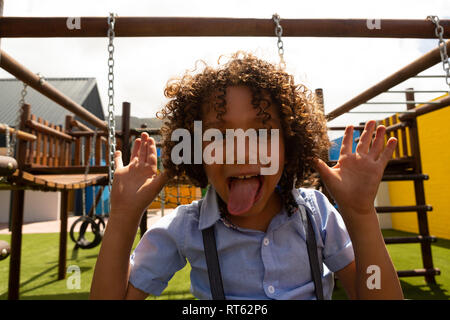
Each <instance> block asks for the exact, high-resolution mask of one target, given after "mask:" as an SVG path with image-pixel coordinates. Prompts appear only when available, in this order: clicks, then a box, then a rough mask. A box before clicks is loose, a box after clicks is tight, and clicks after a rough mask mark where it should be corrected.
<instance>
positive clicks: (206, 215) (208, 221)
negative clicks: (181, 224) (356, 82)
mask: <svg viewBox="0 0 450 320" xmlns="http://www.w3.org/2000/svg"><path fill="white" fill-rule="evenodd" d="M219 219H220V211H219V206H218V204H217V194H216V190H215V189H214V187H213V186H212V185H209V187H208V191H207V192H206V195H205V197H204V198H203V203H202V206H201V208H200V218H199V223H198V228H199V229H200V230H203V229H207V228H209V227H211V226H212V225H213V224H215V223H216V222H217V221H218V220H219Z"/></svg>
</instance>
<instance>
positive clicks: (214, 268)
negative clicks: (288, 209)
mask: <svg viewBox="0 0 450 320" xmlns="http://www.w3.org/2000/svg"><path fill="white" fill-rule="evenodd" d="M202 202H203V201H200V203H199V205H200V206H201V205H202ZM300 214H301V216H302V220H303V225H305V224H306V228H305V232H306V247H307V250H308V257H309V265H310V267H311V274H312V278H313V281H314V291H315V294H316V297H317V300H324V298H323V287H322V275H321V271H320V265H319V257H318V255H317V242H316V237H315V233H314V229H313V226H312V222H311V218H310V217H309V215H308V214H307V213H306V212H305V210H304V208H302V209H300ZM202 236H203V247H204V249H205V257H206V267H207V269H208V277H209V285H210V287H211V295H212V298H213V300H226V298H225V293H224V290H223V283H222V274H221V272H220V265H219V257H218V254H217V246H216V237H215V235H214V225H212V226H211V227H209V228H207V229H204V230H202Z"/></svg>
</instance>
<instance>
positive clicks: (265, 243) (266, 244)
mask: <svg viewBox="0 0 450 320" xmlns="http://www.w3.org/2000/svg"><path fill="white" fill-rule="evenodd" d="M263 243H264V245H265V246H268V245H269V243H270V241H269V239H268V238H264V241H263Z"/></svg>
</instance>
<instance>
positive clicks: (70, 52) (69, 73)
mask: <svg viewBox="0 0 450 320" xmlns="http://www.w3.org/2000/svg"><path fill="white" fill-rule="evenodd" d="M4 1H5V8H4V15H5V16H72V17H77V16H105V17H106V16H107V15H108V14H109V12H115V13H117V14H118V15H119V16H199V17H207V16H210V17H251V18H271V16H272V14H273V13H275V12H277V13H278V14H279V15H280V16H281V18H371V19H376V18H385V19H386V18H398V19H425V18H426V17H427V15H438V16H439V17H441V18H445V17H447V18H448V17H449V13H450V1H444V0H441V1H438V0H428V1H424V0H420V1H418V0H409V1H403V0H397V1H392V0H390V1H384V0H377V1H362V0H359V1H343V0H341V1H332V0H330V1H325V0H317V1H242V0H239V1H235V0H230V1H211V0H209V1H174V0H165V1H160V0H158V1H131V0H128V1H111V0H109V1H104V0H97V1H88V0H78V1H65V0H53V1H52V0H39V1H38V0H4ZM283 41H284V48H285V59H286V62H287V71H288V72H290V73H292V74H294V76H295V79H296V81H298V82H303V83H305V84H306V85H307V86H308V87H309V88H311V89H315V88H323V90H324V95H325V111H326V112H329V111H331V110H333V109H334V108H336V107H338V106H339V105H341V104H342V103H344V102H346V101H347V100H349V99H350V98H352V97H354V96H355V95H357V94H359V93H360V92H361V91H363V90H365V89H367V88H368V87H369V86H371V85H373V84H375V83H377V82H378V81H380V80H382V79H384V78H385V77H387V76H388V75H390V74H392V73H393V72H395V71H397V70H398V69H400V68H401V67H403V66H404V65H406V64H408V63H410V62H411V61H413V60H414V59H416V58H418V57H419V56H420V55H422V54H423V53H425V52H427V51H429V50H431V49H433V48H435V47H436V46H437V40H418V39H356V38H285V39H283ZM1 47H2V49H3V50H5V51H6V52H8V53H9V54H11V55H12V56H13V57H15V58H16V59H17V60H18V61H19V62H21V63H23V64H24V65H26V66H27V67H28V68H30V69H31V70H32V71H33V72H36V73H37V72H40V73H41V74H43V75H44V76H46V77H96V78H97V81H98V84H99V89H100V94H101V95H102V100H103V103H104V107H105V108H106V104H105V103H106V101H107V100H106V98H107V96H106V95H107V90H106V89H107V65H106V62H107V51H106V47H107V39H106V38H104V39H100V38H92V39H86V38H84V39H68V38H65V39H61V38H60V39H58V38H56V39H3V40H2V42H1ZM115 47H116V52H115V61H116V64H115V66H116V67H115V73H116V75H115V79H116V83H115V88H116V99H115V101H116V108H117V109H118V113H119V114H120V112H121V111H120V104H121V102H122V101H129V102H131V105H132V115H134V116H138V117H153V116H155V113H156V111H157V110H159V109H160V108H161V107H162V106H163V105H164V103H165V98H164V96H163V89H164V86H165V84H166V82H167V80H168V79H169V78H171V77H175V76H179V75H181V74H182V73H183V72H184V71H185V70H186V69H192V68H193V67H194V64H195V61H196V60H198V59H203V60H205V61H207V62H208V63H209V64H215V63H216V61H217V58H218V57H219V56H220V55H221V54H231V53H233V52H235V51H237V50H247V51H250V52H253V53H255V54H257V55H258V56H260V57H262V58H264V59H267V60H269V61H272V62H277V61H278V55H277V49H276V38H275V37H273V38H231V37H230V38H117V39H116V41H115ZM425 74H443V72H442V67H441V65H437V66H435V67H433V68H431V69H430V70H428V71H427V72H425ZM0 77H2V78H4V77H10V75H9V74H7V73H6V72H4V71H3V70H0ZM407 87H414V88H416V89H423V90H425V89H435V90H436V89H447V88H446V85H445V83H444V80H443V79H434V80H423V79H420V80H419V79H411V80H408V81H407V82H405V83H404V84H401V85H399V86H398V87H397V89H405V88H407ZM435 96H436V95H426V94H424V95H420V96H418V97H417V99H420V100H424V99H425V100H427V99H430V98H433V97H435ZM393 100H394V101H404V97H403V96H402V95H401V94H400V95H394V94H391V95H386V94H385V95H383V96H381V97H379V98H377V100H376V101H393ZM381 108H383V110H387V109H389V110H399V109H403V108H404V106H402V105H397V106H392V107H388V106H377V105H371V106H364V107H360V108H358V110H376V109H381ZM381 117H382V115H346V116H342V117H339V118H338V119H336V120H335V121H333V122H332V124H336V125H337V124H339V125H342V124H349V123H351V124H357V123H358V122H361V121H365V120H367V119H370V118H375V119H377V118H381Z"/></svg>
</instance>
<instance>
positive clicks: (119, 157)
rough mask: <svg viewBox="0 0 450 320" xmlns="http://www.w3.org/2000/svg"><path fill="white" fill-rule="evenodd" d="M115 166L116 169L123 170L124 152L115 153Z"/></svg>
mask: <svg viewBox="0 0 450 320" xmlns="http://www.w3.org/2000/svg"><path fill="white" fill-rule="evenodd" d="M114 164H115V169H121V168H123V162H122V152H120V151H116V152H115V153H114Z"/></svg>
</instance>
